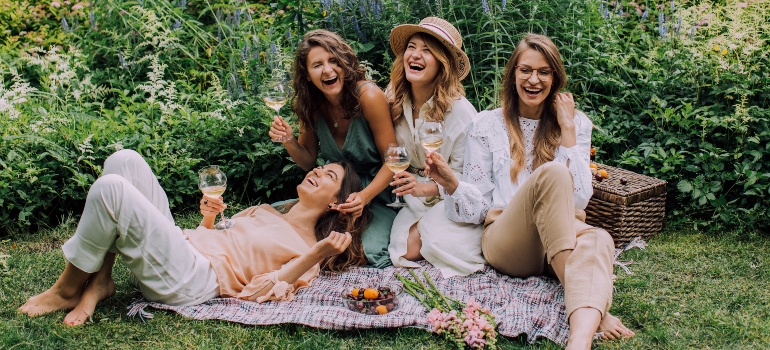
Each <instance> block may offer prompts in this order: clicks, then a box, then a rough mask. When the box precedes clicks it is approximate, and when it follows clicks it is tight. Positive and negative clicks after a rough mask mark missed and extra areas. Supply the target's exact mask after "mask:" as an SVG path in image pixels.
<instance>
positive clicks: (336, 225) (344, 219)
mask: <svg viewBox="0 0 770 350" xmlns="http://www.w3.org/2000/svg"><path fill="white" fill-rule="evenodd" d="M333 164H339V165H340V166H341V167H342V169H343V170H344V171H345V175H344V176H343V177H342V181H341V183H340V191H339V193H337V203H344V202H345V200H347V199H348V196H350V194H351V193H353V192H360V191H361V190H363V186H362V185H361V179H359V177H358V175H356V170H355V169H354V168H353V165H352V164H350V163H349V162H346V161H340V162H334V163H333ZM297 202H298V201H294V202H290V203H288V204H285V205H283V206H281V207H279V208H278V210H279V211H281V212H287V211H289V209H291V207H293V206H294V205H295V204H297ZM371 221H372V212H371V209H370V208H369V206H368V205H367V206H365V207H364V212H363V213H362V214H361V216H359V217H358V218H357V219H352V217H351V216H350V215H348V214H343V213H340V212H338V211H336V210H328V211H326V212H324V213H323V214H322V215H321V217H320V218H318V221H317V222H316V224H315V229H314V231H315V238H316V240H318V241H321V240H323V239H324V238H326V237H328V236H329V234H330V233H331V232H332V231H337V232H341V233H345V232H349V233H350V236H351V237H352V238H353V240H352V241H351V242H350V245H349V246H348V248H347V249H345V251H344V252H342V253H340V254H338V255H332V256H330V257H327V258H326V259H324V260H323V261H322V262H321V263H320V265H321V269H322V270H326V271H332V272H342V271H345V270H346V269H347V268H348V267H351V266H364V265H366V264H367V263H368V261H367V260H366V255H365V254H364V244H363V241H362V238H361V236H362V235H363V233H364V230H365V229H366V227H367V226H369V223H370V222H371Z"/></svg>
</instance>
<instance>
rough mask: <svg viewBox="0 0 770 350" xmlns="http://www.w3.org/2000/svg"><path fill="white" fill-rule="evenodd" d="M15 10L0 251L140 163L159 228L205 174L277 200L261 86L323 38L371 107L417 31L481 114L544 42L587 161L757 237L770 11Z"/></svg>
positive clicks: (393, 0)
mask: <svg viewBox="0 0 770 350" xmlns="http://www.w3.org/2000/svg"><path fill="white" fill-rule="evenodd" d="M22 3H23V4H21V5H20V6H19V5H18V4H19V2H16V1H13V2H12V1H10V0H0V19H2V20H0V38H2V41H3V42H4V44H3V45H2V46H0V79H2V80H1V81H2V83H1V84H0V136H2V138H1V139H0V207H2V208H3V210H2V211H0V235H3V232H16V231H19V230H34V229H36V228H37V226H39V225H41V224H50V223H51V221H56V220H57V219H58V218H59V217H61V216H62V215H64V214H65V213H67V212H71V211H74V212H76V213H77V212H78V211H79V208H81V207H82V201H83V200H84V198H85V194H86V193H87V189H88V187H89V186H90V184H91V183H92V182H93V180H94V179H95V178H96V177H98V176H99V174H100V172H101V168H100V164H101V163H102V162H103V160H104V159H105V158H106V157H107V156H108V155H109V154H110V153H112V152H114V151H115V150H116V149H120V148H133V149H136V150H138V151H139V152H140V153H142V154H143V155H144V156H145V157H146V158H147V159H148V161H149V162H150V165H151V166H152V167H153V169H154V170H155V171H156V173H157V174H158V176H159V177H160V181H161V184H162V185H163V187H164V188H166V190H167V192H168V193H169V194H170V197H171V203H172V206H174V211H181V210H185V209H188V208H191V207H192V204H194V203H196V201H195V200H194V198H195V197H196V196H198V191H197V188H196V186H195V171H196V170H197V169H198V168H200V167H202V166H203V165H205V164H213V163H216V164H220V165H222V166H223V168H224V169H225V171H226V172H227V174H228V177H229V179H230V181H231V184H230V186H229V187H230V188H231V189H232V190H231V191H230V192H228V193H229V199H231V200H234V201H236V202H239V203H253V202H257V201H273V200H278V199H283V198H286V197H288V196H291V195H292V192H293V186H292V184H293V183H295V182H296V180H297V179H298V176H299V175H300V171H299V169H298V168H297V167H296V166H294V165H292V163H291V161H290V160H288V159H287V156H286V154H285V151H284V150H283V148H282V146H280V145H276V144H273V143H272V142H271V141H270V140H269V139H268V137H267V122H266V121H267V120H268V118H269V114H268V113H267V112H268V110H267V109H266V107H265V106H264V105H263V104H262V103H261V101H260V100H259V99H258V98H257V97H256V95H257V93H258V92H259V85H260V82H262V81H263V80H264V79H266V78H267V77H269V76H271V75H272V74H278V75H284V74H285V73H280V72H285V71H288V67H289V64H290V58H291V54H292V49H293V47H294V46H295V45H296V44H297V42H298V40H299V38H300V37H301V34H302V33H303V32H305V31H307V30H309V29H313V28H327V29H331V30H334V31H337V32H339V33H340V34H342V35H343V36H344V37H346V39H348V40H349V42H350V43H351V45H352V46H353V47H354V48H355V49H356V50H357V52H358V53H359V57H360V58H361V59H363V60H365V61H366V62H367V66H368V67H369V69H370V72H371V74H372V77H373V78H374V79H376V80H378V81H379V83H380V86H381V87H385V85H386V84H387V81H388V76H389V69H390V64H391V63H392V60H393V55H392V53H391V52H390V48H389V47H390V46H389V44H388V35H389V33H390V29H391V28H393V27H394V26H395V25H398V24H403V23H417V22H418V21H419V20H420V19H421V18H423V17H426V16H430V15H435V16H440V17H443V18H446V19H447V20H449V21H450V22H452V23H454V24H455V25H456V26H457V27H458V29H459V30H460V32H461V33H462V34H463V35H464V36H463V38H464V47H465V51H466V52H467V53H468V55H469V56H470V58H471V63H472V71H471V74H470V75H469V76H468V78H466V79H465V80H464V84H465V86H466V92H467V95H468V98H469V100H470V101H471V102H472V103H474V105H476V106H477V108H478V109H480V110H483V109H489V108H494V107H495V106H496V105H497V104H498V101H499V97H498V94H499V91H500V81H499V78H500V76H501V74H502V69H503V68H504V66H505V63H506V62H507V60H508V58H509V56H510V53H511V51H512V48H513V45H515V43H516V42H517V41H518V39H519V38H520V37H521V35H523V34H524V33H527V32H534V33H541V34H546V35H548V36H550V37H551V38H553V39H554V41H555V42H556V43H557V44H558V45H559V47H560V50H561V53H562V55H563V57H564V60H565V63H566V66H567V71H568V74H569V78H570V82H569V85H568V89H569V90H570V91H572V92H573V93H575V94H576V96H577V98H578V104H579V108H580V109H582V110H584V111H585V112H586V113H587V114H588V115H589V117H590V118H591V119H592V120H593V121H594V123H595V124H596V126H597V129H596V130H595V132H594V140H593V143H594V145H595V146H596V147H597V148H598V149H599V155H598V158H597V160H598V161H599V162H602V163H607V164H611V165H618V166H621V167H623V168H627V169H630V170H634V171H637V172H641V173H645V174H648V175H651V176H654V177H658V178H662V179H665V180H667V181H669V189H668V190H669V203H668V218H669V223H673V224H687V225H695V226H696V227H698V226H705V227H707V228H710V229H714V230H716V229H724V228H739V229H754V228H759V229H761V230H766V229H767V228H768V226H770V220H769V219H768V218H769V217H770V212H768V211H769V210H770V199H768V198H770V197H769V196H768V195H770V181H768V180H770V168H769V166H768V164H770V142H768V141H770V126H769V125H768V118H769V117H770V112H769V108H770V90H769V89H768V88H767V86H768V85H770V70H768V69H767V68H766V67H768V66H770V62H768V60H769V59H768V53H769V52H770V49H769V48H768V36H769V34H768V33H770V30H768V29H770V25H768V22H770V21H769V20H770V18H768V17H769V16H770V1H768V0H755V1H746V2H734V1H674V2H669V1H665V2H657V3H652V2H651V3H640V4H636V3H632V2H621V3H617V2H606V1H598V0H577V1H566V0H557V1H548V2H542V1H532V0H531V1H517V2H507V1H501V0H490V1H487V0H484V1H477V0H474V1H470V0H436V1H425V0H388V1H384V0H321V1H308V0H298V1H285V0H283V1H281V0H279V1H273V2H267V1H256V2H245V1H238V0H217V1H194V0H191V1H185V0H176V1H163V0H161V1H147V0H144V1H142V0H138V1H122V0H101V1H96V2H94V3H93V4H92V3H90V2H79V3H78V2H76V3H70V4H69V5H67V4H66V3H64V2H61V3H59V2H57V1H52V2H48V1H45V2H43V1H26V2H24V1H22ZM54 3H56V4H58V5H59V6H58V7H56V6H54ZM78 5H79V6H78ZM283 112H284V114H285V115H286V116H288V115H290V113H289V112H288V111H287V110H284V111H283ZM191 203H192V204H191Z"/></svg>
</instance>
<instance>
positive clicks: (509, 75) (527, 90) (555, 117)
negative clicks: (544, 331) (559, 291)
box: [426, 34, 634, 349]
mask: <svg viewBox="0 0 770 350" xmlns="http://www.w3.org/2000/svg"><path fill="white" fill-rule="evenodd" d="M566 83H567V76H566V71H565V69H564V65H563V63H562V60H561V56H560V54H559V50H558V49H557V48H556V46H555V45H554V43H553V42H552V41H551V40H550V39H548V37H545V36H542V35H536V34H527V35H526V36H524V38H523V39H522V40H521V41H520V42H519V43H518V45H517V46H516V49H515V50H514V51H513V54H512V55H511V58H510V60H509V61H508V64H507V66H506V70H505V73H504V78H503V91H502V95H501V100H502V107H501V108H498V109H495V110H492V111H484V112H481V113H479V115H478V116H477V118H476V119H475V120H474V122H473V125H472V126H471V127H470V128H469V134H468V141H467V143H466V148H465V157H464V159H465V164H464V167H463V170H464V171H463V178H462V181H461V180H460V179H458V178H457V177H456V176H455V175H454V173H453V172H452V169H451V168H450V167H449V166H448V164H447V162H446V161H445V160H444V159H443V157H441V154H439V153H435V152H434V153H432V154H431V155H430V157H428V158H427V159H426V170H427V171H429V172H430V174H431V176H432V177H433V179H434V180H436V182H438V183H439V184H440V185H441V186H442V187H443V188H444V190H445V191H446V196H445V199H444V201H445V213H446V215H447V217H449V219H450V220H453V221H458V222H467V223H475V224H480V223H483V224H484V233H483V235H482V241H481V249H482V252H483V254H484V258H485V259H486V260H487V262H488V263H489V265H491V266H492V267H494V268H496V269H497V270H498V271H500V272H502V273H504V274H506V275H509V276H511V277H520V278H526V277H530V276H539V275H544V274H549V275H552V276H553V275H555V276H556V277H557V278H558V279H559V281H560V282H561V283H562V285H563V286H564V293H565V295H564V299H565V304H566V309H567V310H566V313H567V319H568V322H569V326H570V335H569V340H568V342H567V348H568V349H590V348H591V341H592V338H593V335H594V333H595V332H597V330H598V331H600V332H602V334H603V335H602V338H603V339H617V338H620V337H628V336H633V335H634V333H633V332H632V331H630V330H629V329H628V328H626V327H625V326H624V325H623V323H621V322H620V320H619V319H618V318H616V317H614V316H612V315H610V314H609V309H610V305H611V304H612V272H613V264H612V262H613V253H614V252H615V249H614V248H615V247H614V244H613V241H612V237H611V236H610V235H609V234H608V233H607V232H606V231H604V230H602V229H599V228H595V227H591V226H589V225H587V224H585V223H584V222H583V220H585V212H584V211H583V209H584V208H585V207H586V205H587V204H588V200H589V199H590V198H591V195H592V194H593V188H592V185H591V171H590V168H589V166H588V164H589V149H590V143H591V129H592V126H593V125H592V123H591V121H590V120H589V119H588V118H587V117H586V115H585V114H583V113H582V112H580V111H577V110H576V109H575V102H574V100H573V97H572V94H570V93H564V92H560V91H561V90H562V89H563V88H564V86H565V85H566Z"/></svg>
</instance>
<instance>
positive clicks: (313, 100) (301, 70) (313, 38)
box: [291, 29, 366, 132]
mask: <svg viewBox="0 0 770 350" xmlns="http://www.w3.org/2000/svg"><path fill="white" fill-rule="evenodd" d="M315 47H322V48H323V49H324V50H326V51H328V52H329V53H331V54H332V56H334V58H336V59H337V62H338V64H339V66H340V68H342V70H343V72H344V80H343V87H342V94H343V95H342V110H343V112H344V113H345V115H344V117H343V118H345V119H350V118H353V117H354V116H357V115H359V112H360V109H361V107H360V104H359V101H358V95H357V94H356V85H357V84H358V82H359V81H361V80H366V70H364V68H363V67H361V64H360V63H359V62H358V58H357V57H356V54H355V52H353V49H352V48H351V47H350V45H348V44H347V43H346V42H345V40H343V39H342V38H341V37H340V36H339V35H337V34H336V33H334V32H330V31H328V30H324V29H316V30H312V31H309V32H307V33H306V34H305V36H304V37H302V42H301V43H300V44H299V48H297V53H296V55H295V56H294V80H293V82H292V84H293V88H294V94H293V97H292V99H291V108H292V110H294V113H296V114H297V117H299V125H300V130H301V132H306V131H314V130H315V118H314V115H315V112H316V111H318V108H319V105H320V104H327V105H328V104H329V102H328V101H327V100H326V98H325V97H324V95H323V93H322V92H321V91H320V90H319V89H318V88H317V87H316V86H315V85H313V83H312V82H310V81H308V76H309V75H308V69H307V56H308V54H309V53H310V50H312V49H313V48H315Z"/></svg>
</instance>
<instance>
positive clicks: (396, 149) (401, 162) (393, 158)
mask: <svg viewBox="0 0 770 350" xmlns="http://www.w3.org/2000/svg"><path fill="white" fill-rule="evenodd" d="M383 161H384V163H385V166H387V167H388V169H390V171H392V172H394V173H396V174H398V173H400V172H402V171H404V170H406V168H408V167H409V153H407V151H406V147H403V146H399V145H398V144H395V143H391V144H388V150H387V151H385V156H384V157H383ZM386 205H387V206H389V207H393V208H401V207H403V206H405V205H406V203H404V202H401V200H400V199H399V196H396V200H395V201H393V203H388V204H386Z"/></svg>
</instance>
